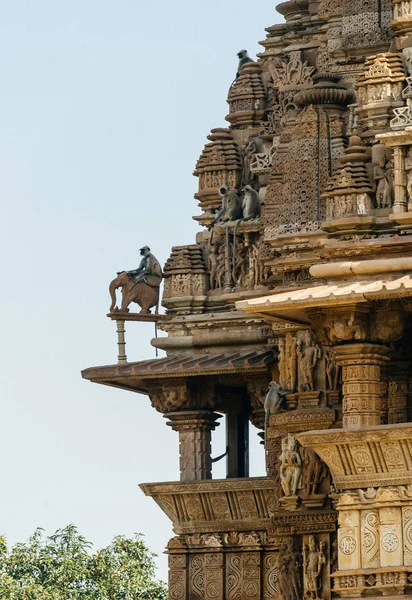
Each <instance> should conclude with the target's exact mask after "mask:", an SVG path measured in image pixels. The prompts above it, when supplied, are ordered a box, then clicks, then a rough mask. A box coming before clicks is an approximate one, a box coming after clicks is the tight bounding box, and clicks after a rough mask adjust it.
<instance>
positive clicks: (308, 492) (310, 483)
mask: <svg viewBox="0 0 412 600" xmlns="http://www.w3.org/2000/svg"><path fill="white" fill-rule="evenodd" d="M327 474H328V471H327V468H326V465H325V464H324V463H323V462H322V461H321V460H320V458H319V457H318V455H317V454H316V452H315V451H314V450H312V449H311V448H305V451H304V455H303V475H302V489H303V495H304V496H312V495H313V494H316V490H317V488H318V486H319V484H320V482H321V481H322V480H323V479H325V477H326V476H327Z"/></svg>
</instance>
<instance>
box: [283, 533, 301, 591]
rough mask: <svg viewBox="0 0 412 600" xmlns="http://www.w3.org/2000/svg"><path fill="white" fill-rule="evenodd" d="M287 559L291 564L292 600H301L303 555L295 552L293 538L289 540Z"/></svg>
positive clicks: (289, 570)
mask: <svg viewBox="0 0 412 600" xmlns="http://www.w3.org/2000/svg"><path fill="white" fill-rule="evenodd" d="M286 548H287V557H288V562H289V568H288V574H289V581H290V586H291V591H292V600H300V598H301V597H302V583H301V567H302V555H301V553H300V552H295V550H294V548H293V538H292V537H291V538H289V539H288V541H287V544H286Z"/></svg>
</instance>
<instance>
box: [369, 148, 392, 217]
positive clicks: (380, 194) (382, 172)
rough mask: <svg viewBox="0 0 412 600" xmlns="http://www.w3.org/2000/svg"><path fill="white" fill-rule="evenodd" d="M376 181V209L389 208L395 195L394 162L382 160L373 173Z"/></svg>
mask: <svg viewBox="0 0 412 600" xmlns="http://www.w3.org/2000/svg"><path fill="white" fill-rule="evenodd" d="M373 178H374V179H375V181H376V207H377V208H387V207H388V206H392V195H393V166H392V161H388V162H386V160H385V158H381V159H380V161H379V162H378V164H377V165H376V166H375V168H374V171H373Z"/></svg>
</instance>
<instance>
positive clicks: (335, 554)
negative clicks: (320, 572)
mask: <svg viewBox="0 0 412 600" xmlns="http://www.w3.org/2000/svg"><path fill="white" fill-rule="evenodd" d="M338 568H339V549H338V541H337V540H335V541H334V542H333V544H332V556H331V559H330V572H331V573H334V572H335V571H337V570H338Z"/></svg>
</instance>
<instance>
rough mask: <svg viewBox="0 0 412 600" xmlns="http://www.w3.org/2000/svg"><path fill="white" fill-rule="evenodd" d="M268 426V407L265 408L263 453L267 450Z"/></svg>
mask: <svg viewBox="0 0 412 600" xmlns="http://www.w3.org/2000/svg"><path fill="white" fill-rule="evenodd" d="M268 427H269V411H268V409H266V410H265V455H266V452H267V449H268V448H267V446H268V440H267V431H268Z"/></svg>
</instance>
